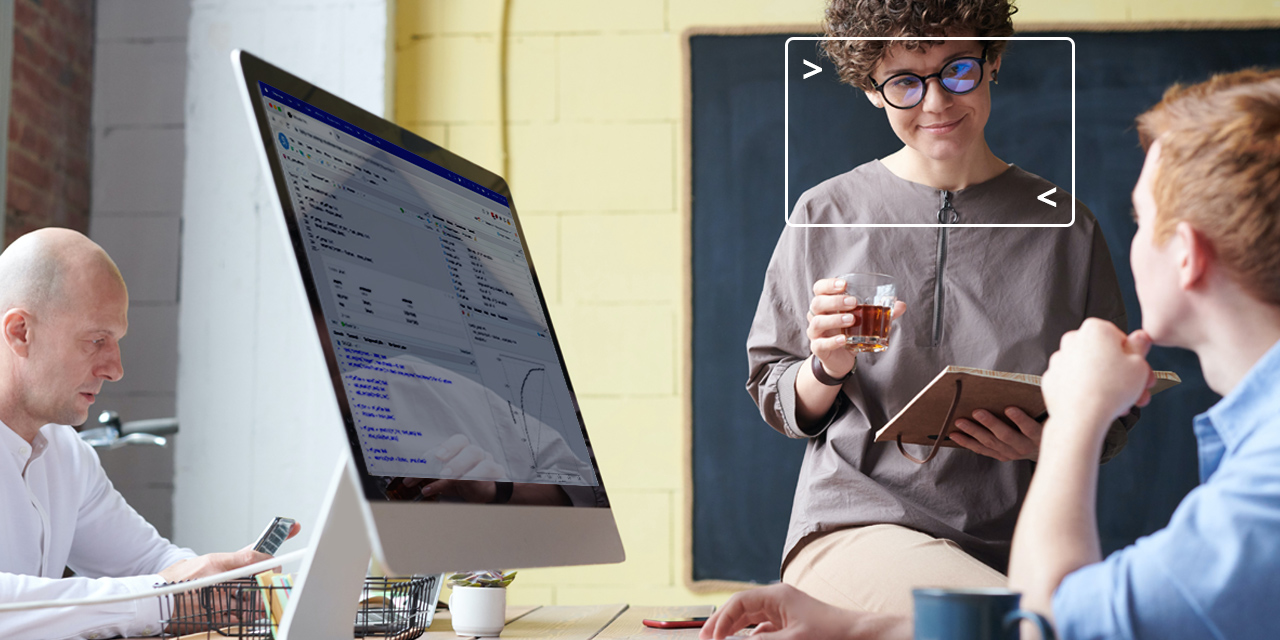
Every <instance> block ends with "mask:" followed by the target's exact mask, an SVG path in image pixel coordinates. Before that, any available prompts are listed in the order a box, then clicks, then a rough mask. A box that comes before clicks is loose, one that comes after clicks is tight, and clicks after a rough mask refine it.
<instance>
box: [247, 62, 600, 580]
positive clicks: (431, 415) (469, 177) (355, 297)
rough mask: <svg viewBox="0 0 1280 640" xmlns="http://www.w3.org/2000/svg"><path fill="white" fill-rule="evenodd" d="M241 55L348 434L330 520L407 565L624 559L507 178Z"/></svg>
mask: <svg viewBox="0 0 1280 640" xmlns="http://www.w3.org/2000/svg"><path fill="white" fill-rule="evenodd" d="M232 61H233V64H234V65H235V67H236V69H237V72H238V74H239V81H240V89H241V90H242V91H241V93H242V97H244V98H245V105H246V108H247V110H248V113H249V115H250V117H251V119H252V122H253V127H252V129H253V134H254V138H255V139H256V140H257V144H256V146H257V147H258V149H259V150H260V151H261V153H260V157H261V158H262V160H263V161H264V163H265V165H266V170H267V172H268V174H269V176H270V179H271V180H270V182H271V183H272V184H273V185H274V187H275V191H276V195H277V196H278V200H279V202H280V220H281V222H283V224H282V225H281V228H282V229H283V230H284V232H283V234H282V236H283V237H285V238H286V239H287V245H288V246H289V248H290V251H291V253H292V255H293V257H294V258H295V259H296V264H297V268H298V273H299V275H300V280H301V282H302V284H303V288H304V289H305V292H306V296H307V300H308V302H309V305H310V310H311V313H312V316H313V318H314V324H315V329H316V332H317V334H318V337H319V341H320V345H321V348H322V349H323V351H324V357H325V360H326V362H327V364H328V372H329V376H330V378H331V379H332V382H333V390H334V393H335V394H336V396H337V398H338V406H339V408H340V410H341V413H342V421H343V423H344V425H345V429H346V435H347V440H348V442H349V443H350V450H349V455H348V454H347V453H346V452H344V454H343V458H344V460H343V467H344V468H348V469H349V471H347V472H339V474H338V477H339V480H340V481H339V482H335V488H334V489H333V491H334V492H335V495H337V493H340V489H339V488H337V485H339V484H342V482H345V481H346V480H349V481H350V486H351V487H353V488H354V491H353V492H352V493H353V494H354V496H355V499H354V500H352V501H348V502H349V504H348V506H341V505H342V502H341V500H338V501H337V502H335V503H333V504H330V505H329V506H328V507H327V511H328V512H327V515H326V516H324V517H325V518H327V519H328V520H329V522H326V523H321V525H322V528H323V527H331V528H333V529H334V531H338V530H339V529H341V528H343V527H344V526H345V527H346V528H347V533H346V534H339V533H333V534H332V535H333V536H340V535H355V536H356V537H360V536H361V535H363V536H365V537H367V538H368V540H369V543H370V544H369V546H368V547H367V548H368V549H369V550H370V551H371V552H372V553H373V555H374V556H375V557H376V558H377V559H378V560H379V561H380V562H381V563H382V564H383V566H384V567H385V568H386V569H387V570H388V571H390V572H393V573H396V574H409V573H436V572H440V571H446V570H456V569H473V568H474V569H480V568H487V567H537V566H556V565H568V564H595V563H605V562H619V561H621V560H622V559H623V551H622V544H621V540H620V538H619V536H618V531H617V527H616V525H615V523H614V519H613V513H612V510H611V508H610V506H609V499H608V495H607V494H606V492H605V489H604V483H603V481H602V480H601V477H600V469H599V467H598V465H597V464H596V460H595V455H594V454H593V452H592V448H591V441H590V439H589V438H588V437H587V431H586V426H585V425H584V423H583V420H582V414H581V412H580V411H579V409H578V403H577V399H576V398H575V396H574V392H573V386H572V384H571V382H570V380H569V375H568V372H567V371H566V369H565V366H564V358H563V356H562V354H561V351H560V346H559V343H558V341H557V338H556V332H555V329H554V328H553V326H552V323H551V318H550V316H549V314H548V313H547V305H546V301H545V299H544V298H543V295H542V289H541V287H540V286H539V284H538V277H537V274H536V271H535V270H534V266H533V261H532V260H531V259H530V257H529V247H528V243H527V241H526V238H525V234H524V232H523V229H522V228H521V225H520V219H519V217H518V216H517V215H516V210H515V204H514V202H513V201H512V198H511V192H510V189H509V188H508V186H507V183H506V181H505V180H503V178H502V177H501V176H498V175H496V174H494V173H492V172H490V171H487V170H485V169H483V168H481V167H479V166H477V165H475V164H472V163H471V162H468V161H467V160H466V159H464V158H462V157H460V156H457V155H455V154H453V153H450V152H449V151H447V150H445V149H443V148H441V147H440V146H438V145H436V144H433V143H431V142H429V141H427V140H425V139H423V138H421V137H419V136H417V135H415V134H413V133H411V132H409V131H407V130H405V129H403V128H401V127H399V126H397V125H395V124H393V123H391V122H388V121H387V120H384V119H382V118H380V117H378V116H375V115H373V114H371V113H369V112H367V111H364V110H363V109H360V108H359V107H356V106H354V105H352V104H351V103H349V102H346V101H345V100H342V99H341V98H338V97H336V96H334V95H333V94H330V93H328V92H326V91H324V90H322V89H320V88H318V87H316V86H314V85H312V84H310V83H308V82H306V81H305V80H302V79H300V78H298V77H296V76H293V75H291V74H289V73H287V72H285V71H283V70H281V69H279V68H277V67H275V66H273V65H271V64H269V63H267V62H264V61H263V60H261V59H259V58H256V57H254V56H252V55H250V54H248V53H245V52H242V51H236V52H233V54H232ZM343 478H345V479H346V480H343ZM335 509H336V510H337V512H335V511H334V510H335ZM340 512H345V513H340ZM349 520H355V521H358V522H360V523H363V525H364V526H363V527H357V529H362V531H355V532H354V534H353V533H352V530H351V529H350V527H349V526H347V525H348V523H347V522H345V521H349ZM320 534H321V537H322V538H323V536H325V535H328V534H326V533H325V532H323V531H322V532H320ZM313 540H314V541H315V543H316V545H318V546H324V544H325V540H323V539H319V540H316V539H314V538H313ZM329 546H330V547H335V546H338V545H336V544H330V545H329ZM317 553H318V552H317ZM366 556H367V554H366ZM317 562H319V560H317ZM365 562H367V557H366V559H365ZM312 568H313V569H315V568H316V567H315V566H314V565H313V567H312ZM303 580H304V581H308V578H307V577H305V576H304V578H303ZM305 584H306V582H304V585H305Z"/></svg>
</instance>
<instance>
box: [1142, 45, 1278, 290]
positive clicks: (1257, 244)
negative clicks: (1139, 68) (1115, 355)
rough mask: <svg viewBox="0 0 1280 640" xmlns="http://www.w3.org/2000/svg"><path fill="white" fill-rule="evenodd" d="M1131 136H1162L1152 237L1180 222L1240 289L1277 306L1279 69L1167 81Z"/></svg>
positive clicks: (1161, 237) (1146, 144)
mask: <svg viewBox="0 0 1280 640" xmlns="http://www.w3.org/2000/svg"><path fill="white" fill-rule="evenodd" d="M1138 136H1139V138H1140V139H1141V141H1142V148H1143V149H1147V150H1149V149H1150V148H1151V145H1152V144H1154V143H1155V142H1156V141H1157V140H1158V141H1159V142H1160V164H1159V165H1158V166H1157V167H1156V175H1155V181H1154V184H1153V186H1152V191H1153V194H1154V196H1155V202H1156V216H1155V233H1154V234H1153V237H1154V239H1155V242H1157V243H1163V242H1165V241H1166V240H1167V239H1168V238H1169V235H1170V234H1172V233H1173V229H1174V227H1175V226H1177V224H1178V222H1180V221H1183V220H1185V221H1187V222H1188V223H1190V224H1191V226H1193V227H1195V229H1196V230H1197V231H1199V232H1200V233H1203V234H1204V235H1205V237H1207V238H1208V240H1209V242H1210V244H1211V245H1212V246H1213V251H1214V253H1215V254H1216V256H1217V258H1218V260H1219V262H1220V263H1221V264H1222V265H1223V266H1224V267H1225V268H1226V269H1227V271H1228V272H1229V273H1230V275H1231V277H1232V278H1233V279H1234V280H1235V281H1236V282H1237V283H1238V284H1239V285H1240V286H1241V287H1243V288H1244V289H1245V290H1246V291H1247V292H1249V293H1250V294H1251V295H1252V296H1253V297H1255V298H1257V299H1258V300H1261V301H1263V302H1266V303H1268V304H1271V305H1275V306H1280V69H1276V70H1270V71H1262V70H1258V69H1248V70H1245V71H1237V72H1235V73H1229V74H1222V75H1216V76H1214V77H1212V78H1210V79H1209V80H1207V81H1205V82H1201V83H1199V84H1195V85H1190V86H1183V85H1174V86H1173V87H1170V88H1169V90H1168V91H1166V92H1165V94H1164V99H1162V100H1161V101H1160V103H1159V104H1157V105H1156V106H1154V107H1152V108H1151V109H1150V110H1148V111H1147V112H1146V113H1143V114H1142V115H1140V116H1138Z"/></svg>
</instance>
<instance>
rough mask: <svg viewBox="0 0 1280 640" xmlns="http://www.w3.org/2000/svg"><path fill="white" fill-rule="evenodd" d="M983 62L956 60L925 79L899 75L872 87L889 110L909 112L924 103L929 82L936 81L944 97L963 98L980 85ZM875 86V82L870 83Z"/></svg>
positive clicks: (974, 59) (905, 74)
mask: <svg viewBox="0 0 1280 640" xmlns="http://www.w3.org/2000/svg"><path fill="white" fill-rule="evenodd" d="M985 62H986V61H985V60H984V59H982V58H956V59H955V60H952V61H951V62H948V63H947V64H946V66H944V67H942V70H941V71H939V72H937V73H931V74H929V75H927V76H918V75H916V74H914V73H898V74H894V75H892V76H889V79H888V80H885V81H884V82H881V83H880V84H878V85H875V89H876V91H879V92H880V95H882V96H884V101H885V102H887V103H889V106H891V107H894V108H897V109H911V108H913V107H915V106H916V105H918V104H920V103H921V102H922V101H923V100H924V94H925V93H926V92H928V91H929V78H937V79H938V84H940V85H942V88H943V89H946V91H947V93H951V94H954V95H957V96H962V95H964V94H966V93H969V92H970V91H973V90H974V89H977V88H978V85H980V84H982V69H983V64H984V63H985ZM872 82H874V80H873V81H872Z"/></svg>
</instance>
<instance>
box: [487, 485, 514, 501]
mask: <svg viewBox="0 0 1280 640" xmlns="http://www.w3.org/2000/svg"><path fill="white" fill-rule="evenodd" d="M494 484H495V485H496V486H495V487H494V489H495V492H494V494H493V499H492V500H490V501H489V504H506V503H508V502H510V501H511V493H512V492H513V491H514V490H515V485H513V484H511V483H510V482H496V483H494Z"/></svg>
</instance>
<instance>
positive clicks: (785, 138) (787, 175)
mask: <svg viewBox="0 0 1280 640" xmlns="http://www.w3.org/2000/svg"><path fill="white" fill-rule="evenodd" d="M805 40H808V41H818V40H915V41H920V40H1058V41H1066V42H1070V43H1071V198H1070V200H1071V221H1070V222H1066V223H1062V224H1048V223H1042V224H1014V223H1010V224H939V223H936V222H934V223H918V224H917V223H896V224H890V223H852V222H850V223H808V224H801V223H798V222H791V182H790V179H791V89H790V87H791V85H790V79H791V78H790V70H791V42H792V41H805ZM782 69H783V72H782V73H783V75H782V95H783V105H784V106H783V109H784V116H783V131H782V154H783V156H782V157H783V161H782V206H783V210H782V219H783V220H784V221H785V222H786V223H787V226H789V227H801V228H805V227H1058V228H1063V227H1070V226H1072V225H1074V224H1075V223H1076V41H1075V40H1072V39H1071V38H1069V37H1067V36H1025V37H1024V36H1009V37H1004V38H985V37H983V38H980V37H956V36H937V37H917V36H894V37H887V36H886V37H875V38H856V37H839V38H837V37H828V36H796V37H792V38H787V41H786V42H785V43H784V44H783V45H782Z"/></svg>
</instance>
